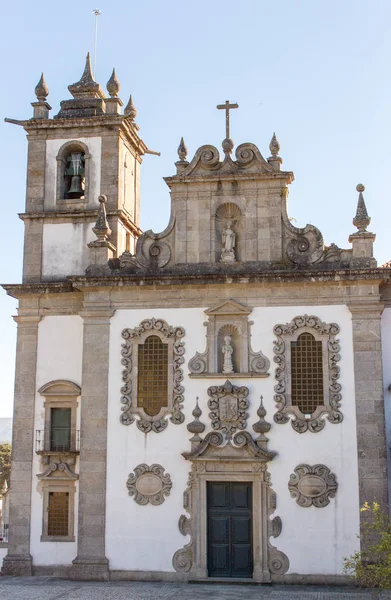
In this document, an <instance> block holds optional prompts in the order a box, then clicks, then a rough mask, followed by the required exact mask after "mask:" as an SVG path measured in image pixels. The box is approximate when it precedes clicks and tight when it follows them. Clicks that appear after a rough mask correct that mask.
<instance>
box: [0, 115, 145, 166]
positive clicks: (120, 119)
mask: <svg viewBox="0 0 391 600" xmlns="http://www.w3.org/2000/svg"><path fill="white" fill-rule="evenodd" d="M5 121H6V122H7V123H11V124H13V125H20V126H22V127H23V128H24V129H25V131H27V133H28V134H29V135H30V134H34V133H35V132H38V131H42V130H43V131H47V130H56V129H78V130H80V129H82V128H87V129H95V128H99V127H103V128H105V127H109V128H110V129H113V128H117V129H118V130H119V131H121V132H122V133H123V135H125V137H126V138H127V139H130V140H131V142H132V144H133V146H134V147H135V149H137V151H138V153H139V154H140V156H142V155H143V154H147V153H148V152H149V150H148V147H147V146H146V144H145V143H144V142H143V140H142V139H141V138H140V137H139V136H138V133H137V131H138V129H139V128H138V126H137V125H136V123H133V122H131V121H130V120H129V119H127V118H126V117H124V116H123V115H103V116H95V117H84V118H83V117H80V118H73V119H72V118H71V119H24V120H23V119H22V120H19V119H5Z"/></svg>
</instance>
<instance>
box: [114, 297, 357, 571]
mask: <svg viewBox="0 0 391 600" xmlns="http://www.w3.org/2000/svg"><path fill="white" fill-rule="evenodd" d="M205 308H207V307H205ZM304 313H308V314H315V315H317V316H318V317H319V318H321V319H322V320H324V321H327V322H336V323H338V325H339V326H340V329H341V332H340V335H339V336H338V337H339V339H340V342H341V361H340V363H339V364H340V367H341V377H340V382H341V384H342V395H343V400H342V412H343V415H344V420H343V422H342V423H341V424H339V425H333V424H331V423H329V422H327V423H326V426H325V428H324V430H323V431H321V432H319V433H316V434H313V433H310V432H307V433H305V434H298V433H296V432H295V431H294V430H293V429H292V427H291V425H290V424H286V425H277V424H275V423H274V421H273V414H274V412H275V403H274V400H273V395H274V390H273V387H274V385H275V379H274V368H275V364H274V362H273V340H274V339H275V337H274V335H273V326H274V325H275V324H277V323H286V322H288V321H290V320H291V319H292V318H294V317H295V316H297V315H299V314H304ZM151 317H155V318H163V319H165V320H166V321H167V322H168V323H169V324H170V325H172V326H179V325H180V326H182V327H184V328H185V330H186V336H185V338H184V342H185V349H186V354H185V359H186V362H185V364H184V367H183V369H184V375H185V377H184V381H183V385H184V387H185V403H184V412H185V415H186V421H185V423H184V424H183V425H173V424H172V423H171V422H169V425H168V427H167V429H166V430H165V431H164V432H162V433H159V434H155V433H149V434H147V435H145V434H143V433H141V432H140V431H139V430H138V428H137V426H136V424H135V423H133V424H132V425H130V426H124V425H122V424H121V423H120V422H119V415H120V408H121V404H120V395H121V394H120V387H121V373H122V369H123V366H122V365H121V362H120V361H121V355H120V351H121V342H122V338H121V331H122V330H123V329H124V328H125V327H131V328H132V327H135V326H137V325H138V324H139V323H140V321H142V320H143V319H146V318H151ZM250 318H251V320H253V321H254V325H253V328H252V347H253V349H254V350H255V351H259V350H262V351H263V353H264V354H266V356H268V358H269V359H270V361H271V376H270V377H269V378H268V379H239V380H235V381H234V383H235V384H236V385H246V386H247V387H248V388H249V390H250V394H249V399H250V411H249V413H250V416H249V419H248V430H249V431H250V432H251V433H252V434H254V432H253V431H252V428H251V425H252V424H253V423H254V422H255V421H256V420H257V419H258V417H257V415H256V410H257V408H258V406H259V396H260V395H261V394H262V395H263V397H264V405H265V408H266V410H267V417H266V419H267V421H268V422H270V423H271V424H272V428H271V430H270V432H269V434H268V437H269V440H270V442H269V449H270V450H274V451H276V452H277V453H278V456H277V457H276V458H275V459H274V460H273V461H272V462H271V463H269V469H270V472H271V479H272V488H273V490H274V491H275V492H276V493H277V510H276V512H275V515H280V516H281V519H282V523H283V530H282V533H281V535H280V536H279V537H278V538H277V539H275V540H274V539H273V538H272V539H271V542H272V544H273V545H275V546H277V548H278V549H280V550H282V551H284V552H285V553H286V554H287V555H288V557H289V559H290V571H289V572H291V573H303V574H318V573H327V574H338V573H341V572H342V561H343V558H344V557H345V556H348V555H350V554H351V553H352V552H354V551H355V550H356V549H357V544H358V540H357V537H356V536H357V533H358V530H359V500H358V469H357V448H356V417H355V397H354V369H353V350H352V329H351V317H350V312H349V311H348V309H347V308H346V307H345V306H318V307H316V308H314V307H305V306H303V307H280V308H265V307H263V308H256V309H254V310H253V312H252V314H251V315H250ZM205 320H206V319H205V314H204V309H176V308H175V309H171V310H170V309H165V310H163V309H158V308H156V309H148V310H133V311H132V310H117V312H116V313H115V315H114V316H113V318H112V322H111V333H110V365H109V418H108V463H107V514H106V556H107V558H108V559H109V560H110V568H111V569H123V570H135V571H137V570H147V571H173V567H172V562H171V561H172V556H173V554H174V552H175V551H176V550H177V549H178V548H182V546H183V545H184V544H186V543H188V541H189V539H188V538H185V537H183V536H182V535H181V534H180V533H179V531H178V519H179V516H180V515H181V514H183V513H184V509H183V491H184V489H185V488H186V482H187V475H188V471H189V467H190V465H189V464H188V463H187V461H185V460H184V459H183V457H182V456H181V453H182V452H184V451H189V450H190V443H189V441H188V440H189V437H190V434H189V433H188V431H187V429H186V424H187V423H188V422H189V421H191V420H192V419H193V417H192V415H191V412H192V410H193V408H194V405H195V398H196V396H199V398H200V407H201V409H202V411H203V414H202V417H201V421H202V422H203V423H205V424H207V425H208V427H207V429H206V430H205V433H207V431H208V429H210V421H209V418H208V412H209V410H208V408H207V398H208V396H207V393H206V390H207V388H208V387H209V386H210V385H219V384H221V383H224V381H225V379H226V378H225V377H222V379H221V381H220V380H216V379H214V380H199V379H198V380H191V379H189V378H188V369H187V363H188V361H189V360H190V358H191V357H192V356H194V354H195V352H196V351H199V352H202V351H204V349H205V328H204V327H203V323H204V322H205ZM144 462H145V463H147V464H149V465H150V464H152V463H159V464H161V465H162V466H163V467H164V468H165V469H166V471H167V472H168V473H170V475H171V478H172V481H173V487H172V490H171V494H170V496H169V497H168V498H167V499H166V500H165V502H164V503H163V504H162V505H160V506H151V505H149V504H148V505H147V506H139V505H138V504H136V503H135V502H134V500H133V498H131V497H130V496H128V492H127V489H126V480H127V477H128V475H129V473H131V472H132V471H133V469H134V467H136V466H137V465H138V464H140V463H144ZM300 463H309V464H311V465H313V464H316V463H323V464H326V465H327V466H328V467H329V468H330V469H331V470H332V471H333V472H334V473H335V474H336V476H337V480H338V483H339V489H338V492H337V496H336V498H335V499H333V500H331V502H330V504H329V506H327V507H325V508H321V509H319V508H314V507H310V508H301V507H300V506H298V505H297V504H296V501H295V500H294V499H293V498H291V497H290V494H289V491H288V480H289V475H290V474H291V473H293V469H294V468H295V467H296V466H297V465H298V464H300ZM275 515H274V516H275Z"/></svg>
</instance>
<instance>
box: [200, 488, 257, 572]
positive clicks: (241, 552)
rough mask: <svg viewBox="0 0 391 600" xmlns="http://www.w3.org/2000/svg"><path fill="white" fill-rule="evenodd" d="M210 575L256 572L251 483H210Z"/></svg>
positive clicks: (208, 508) (208, 495) (208, 499)
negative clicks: (254, 569) (254, 565)
mask: <svg viewBox="0 0 391 600" xmlns="http://www.w3.org/2000/svg"><path fill="white" fill-rule="evenodd" d="M207 511H208V517H207V518H208V574H209V577H248V578H251V577H252V574H253V548H252V484H251V483H247V482H243V483H242V482H240V483H236V482H208V483H207Z"/></svg>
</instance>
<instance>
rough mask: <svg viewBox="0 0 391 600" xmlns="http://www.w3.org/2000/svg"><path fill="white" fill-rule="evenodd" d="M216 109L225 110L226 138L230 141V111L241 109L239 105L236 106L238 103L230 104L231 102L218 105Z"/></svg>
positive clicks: (227, 101)
mask: <svg viewBox="0 0 391 600" xmlns="http://www.w3.org/2000/svg"><path fill="white" fill-rule="evenodd" d="M216 108H217V109H218V110H225V137H226V139H229V111H230V110H231V109H233V108H239V104H236V102H234V103H233V104H230V102H229V100H226V101H225V104H218V105H217V106H216Z"/></svg>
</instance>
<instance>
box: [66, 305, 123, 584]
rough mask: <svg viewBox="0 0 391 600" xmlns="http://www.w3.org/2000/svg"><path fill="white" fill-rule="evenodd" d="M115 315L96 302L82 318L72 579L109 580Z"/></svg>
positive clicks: (82, 314)
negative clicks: (108, 504)
mask: <svg viewBox="0 0 391 600" xmlns="http://www.w3.org/2000/svg"><path fill="white" fill-rule="evenodd" d="M112 315H113V310H112V309H111V308H110V307H109V305H108V304H105V302H102V301H100V299H99V298H96V302H94V301H90V302H89V303H88V308H86V310H84V311H82V312H81V316H82V317H83V319H84V334H83V336H84V337H83V374H82V394H81V422H80V472H79V519H78V538H77V542H78V551H77V557H76V558H75V560H74V561H73V565H72V568H71V572H70V576H71V579H76V580H97V581H107V580H108V578H109V563H108V560H107V558H106V556H105V524H106V460H107V395H108V375H109V337H110V318H111V316H112Z"/></svg>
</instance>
